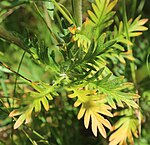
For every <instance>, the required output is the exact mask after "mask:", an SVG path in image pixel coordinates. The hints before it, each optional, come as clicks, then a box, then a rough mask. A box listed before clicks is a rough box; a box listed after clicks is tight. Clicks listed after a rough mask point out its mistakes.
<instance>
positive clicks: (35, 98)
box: [9, 83, 54, 129]
mask: <svg viewBox="0 0 150 145" xmlns="http://www.w3.org/2000/svg"><path fill="white" fill-rule="evenodd" d="M31 86H32V87H33V88H34V89H35V90H36V91H35V92H33V91H32V92H31V94H30V96H29V98H25V101H24V105H26V107H25V108H24V109H22V108H19V109H16V110H13V111H12V112H11V113H10V114H9V117H14V116H18V115H20V116H19V118H18V119H17V120H16V122H15V124H14V129H17V128H18V127H19V126H20V125H21V124H23V123H24V121H25V124H26V123H29V122H30V121H31V119H32V112H33V111H34V112H35V113H39V112H40V111H41V108H42V105H43V106H44V108H45V110H46V111H48V110H49V100H52V99H53V97H52V95H51V94H50V93H52V92H53V90H54V87H53V86H49V85H47V84H42V85H37V84H34V83H33V84H31Z"/></svg>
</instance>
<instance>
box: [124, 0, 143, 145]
mask: <svg viewBox="0 0 150 145" xmlns="http://www.w3.org/2000/svg"><path fill="white" fill-rule="evenodd" d="M122 4H123V21H124V25H125V35H126V38H127V39H128V40H129V41H130V36H129V32H128V24H127V23H128V22H127V14H126V0H123V3H122ZM127 48H128V51H131V56H133V51H132V47H130V46H129V45H127ZM130 68H131V75H132V80H133V83H134V86H135V91H136V93H138V89H137V81H136V72H135V63H134V62H133V61H132V62H130ZM135 101H136V102H137V103H138V105H139V99H136V100H135ZM135 114H136V115H137V118H138V122H139V126H138V132H139V140H138V144H139V145H140V136H141V113H140V108H138V109H136V110H135Z"/></svg>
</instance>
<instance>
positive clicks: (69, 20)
mask: <svg viewBox="0 0 150 145" xmlns="http://www.w3.org/2000/svg"><path fill="white" fill-rule="evenodd" d="M51 1H52V2H53V3H54V5H55V7H56V8H57V9H58V10H59V11H60V12H61V14H62V15H63V16H64V17H65V19H66V20H67V21H68V22H69V23H70V24H73V21H72V20H71V18H70V17H69V16H68V15H67V13H66V12H65V11H64V10H63V9H62V8H61V6H60V5H59V4H58V3H57V2H56V1H55V0H51Z"/></svg>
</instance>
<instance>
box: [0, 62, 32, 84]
mask: <svg viewBox="0 0 150 145" xmlns="http://www.w3.org/2000/svg"><path fill="white" fill-rule="evenodd" d="M0 64H1V65H2V66H4V67H5V68H7V69H9V70H10V71H12V72H13V73H15V74H16V75H18V76H20V77H21V78H23V79H24V80H26V81H28V82H30V83H32V81H31V80H29V79H28V78H26V77H24V76H23V75H21V74H19V73H17V72H16V71H14V70H12V69H11V68H10V67H9V66H7V65H6V64H4V63H3V62H1V61H0Z"/></svg>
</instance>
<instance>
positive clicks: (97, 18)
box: [88, 0, 118, 32]
mask: <svg viewBox="0 0 150 145" xmlns="http://www.w3.org/2000/svg"><path fill="white" fill-rule="evenodd" d="M117 1H118V0H113V1H112V2H110V0H95V4H94V3H92V8H93V12H92V11H90V10H89V11H88V14H89V17H90V20H91V21H92V22H93V23H94V24H95V27H99V29H100V31H99V32H101V31H102V29H104V28H106V27H108V26H109V25H111V24H112V22H113V20H112V17H113V16H114V14H115V12H114V11H112V9H113V8H114V6H115V5H116V4H117Z"/></svg>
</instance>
